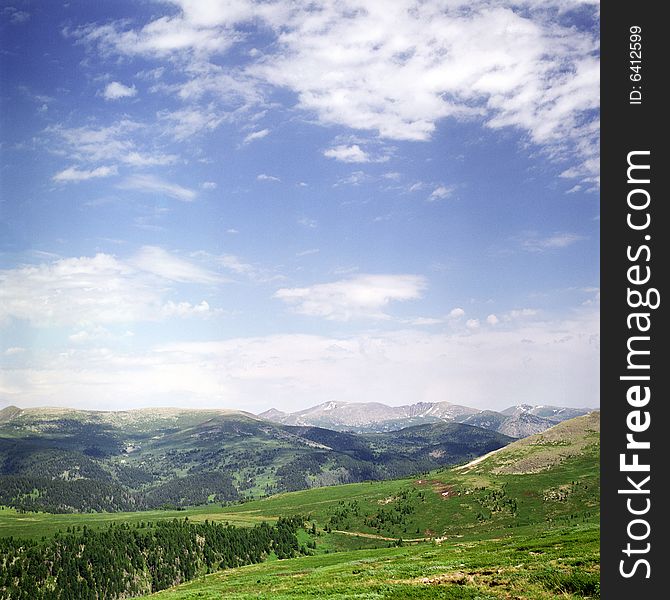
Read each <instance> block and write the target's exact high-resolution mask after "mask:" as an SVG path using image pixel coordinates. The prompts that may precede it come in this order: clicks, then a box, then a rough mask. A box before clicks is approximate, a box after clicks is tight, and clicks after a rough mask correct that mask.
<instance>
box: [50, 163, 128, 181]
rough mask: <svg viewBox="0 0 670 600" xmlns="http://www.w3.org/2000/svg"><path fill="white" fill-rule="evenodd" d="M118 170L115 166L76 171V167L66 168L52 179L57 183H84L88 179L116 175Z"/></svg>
mask: <svg viewBox="0 0 670 600" xmlns="http://www.w3.org/2000/svg"><path fill="white" fill-rule="evenodd" d="M117 173H118V170H117V168H116V166H114V165H112V166H104V167H97V168H96V169H78V168H77V167H68V168H67V169H63V170H62V171H59V172H58V173H56V174H55V175H54V176H53V177H52V179H53V180H54V181H57V182H58V183H69V182H75V183H76V182H79V181H86V180H88V179H98V178H100V177H110V176H111V175H116V174H117Z"/></svg>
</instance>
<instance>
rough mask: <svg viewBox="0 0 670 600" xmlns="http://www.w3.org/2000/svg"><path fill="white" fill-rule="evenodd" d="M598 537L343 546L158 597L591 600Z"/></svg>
mask: <svg viewBox="0 0 670 600" xmlns="http://www.w3.org/2000/svg"><path fill="white" fill-rule="evenodd" d="M598 542H599V536H598V531H597V529H596V528H595V527H593V526H578V527H575V528H569V529H564V530H552V531H550V532H547V533H542V534H539V535H538V534H534V535H527V536H514V537H509V538H503V539H495V540H485V541H480V542H469V543H467V542H460V541H458V542H455V541H447V542H443V543H441V544H422V545H416V546H411V547H401V548H385V549H375V550H358V551H353V552H340V553H335V554H326V555H317V556H311V557H302V558H297V559H291V560H286V561H274V562H266V563H263V564H260V565H252V566H248V567H242V568H239V569H231V570H227V571H220V572H218V573H214V574H212V575H209V576H206V577H203V578H201V579H199V580H196V581H193V582H190V583H187V584H184V585H182V586H179V587H177V588H173V589H171V590H166V591H164V592H159V593H158V594H155V595H153V596H152V598H156V600H196V599H198V600H214V599H217V600H219V599H221V598H226V600H242V599H244V600H247V599H252V598H264V599H266V598H272V599H273V600H284V599H286V600H288V599H291V598H315V597H321V598H341V599H344V598H366V599H373V598H385V599H395V600H401V599H411V598H453V599H472V600H477V599H478V600H494V599H496V600H499V599H502V598H506V599H512V598H514V599H521V598H523V599H524V600H550V599H553V598H555V597H556V596H557V595H560V597H561V598H564V599H566V600H567V599H569V598H586V597H589V594H594V596H595V590H597V589H598V560H599V544H598Z"/></svg>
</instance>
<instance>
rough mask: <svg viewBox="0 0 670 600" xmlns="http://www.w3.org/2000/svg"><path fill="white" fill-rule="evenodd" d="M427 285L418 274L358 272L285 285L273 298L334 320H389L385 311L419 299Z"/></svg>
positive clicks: (304, 312) (314, 314)
mask: <svg viewBox="0 0 670 600" xmlns="http://www.w3.org/2000/svg"><path fill="white" fill-rule="evenodd" d="M425 288H426V281H425V279H424V278H423V277H421V276H419V275H357V276H355V277H351V278H349V279H342V280H339V281H334V282H332V283H321V284H316V285H312V286H309V287H303V288H282V289H280V290H277V292H275V294H274V297H275V298H278V299H279V300H282V301H284V302H285V303H287V304H288V305H289V306H291V307H292V308H293V310H295V312H298V313H300V314H304V315H310V316H315V317H323V318H325V319H329V320H334V321H349V320H351V319H361V318H363V319H388V318H389V316H388V315H387V314H386V313H385V312H384V311H383V309H384V308H386V307H387V306H388V305H389V303H391V302H394V301H396V302H397V301H405V300H416V299H418V298H420V297H421V293H422V291H423V290H424V289H425Z"/></svg>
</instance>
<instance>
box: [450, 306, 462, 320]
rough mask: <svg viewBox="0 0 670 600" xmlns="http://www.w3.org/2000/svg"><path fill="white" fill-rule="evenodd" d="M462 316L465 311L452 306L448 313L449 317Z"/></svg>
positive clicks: (457, 317) (456, 317)
mask: <svg viewBox="0 0 670 600" xmlns="http://www.w3.org/2000/svg"><path fill="white" fill-rule="evenodd" d="M463 316H465V311H464V310H463V309H462V308H454V309H452V310H451V312H450V313H449V318H450V319H460V318H461V317H463Z"/></svg>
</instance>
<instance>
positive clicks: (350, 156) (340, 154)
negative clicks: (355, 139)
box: [323, 144, 371, 163]
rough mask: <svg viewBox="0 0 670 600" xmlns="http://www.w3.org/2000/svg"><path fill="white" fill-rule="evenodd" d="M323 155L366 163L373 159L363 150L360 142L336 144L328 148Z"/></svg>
mask: <svg viewBox="0 0 670 600" xmlns="http://www.w3.org/2000/svg"><path fill="white" fill-rule="evenodd" d="M323 155H324V156H326V157H327V158H334V159H335V160H339V161H341V162H347V163H365V162H370V160H371V158H370V155H369V154H368V153H367V152H365V151H363V150H362V149H361V147H360V146H359V145H358V144H353V145H352V146H346V145H341V146H335V147H333V148H329V149H328V150H326V151H325V152H324V153H323Z"/></svg>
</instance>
